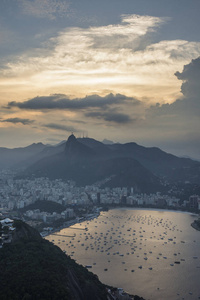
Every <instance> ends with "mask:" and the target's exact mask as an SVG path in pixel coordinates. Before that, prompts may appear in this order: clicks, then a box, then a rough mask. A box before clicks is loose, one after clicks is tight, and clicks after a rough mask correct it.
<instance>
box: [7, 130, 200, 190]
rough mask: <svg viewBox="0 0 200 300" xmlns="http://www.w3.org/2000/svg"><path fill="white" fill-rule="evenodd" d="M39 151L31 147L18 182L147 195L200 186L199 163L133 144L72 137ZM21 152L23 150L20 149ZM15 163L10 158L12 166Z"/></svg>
mask: <svg viewBox="0 0 200 300" xmlns="http://www.w3.org/2000/svg"><path fill="white" fill-rule="evenodd" d="M43 146H44V145H43ZM38 147H41V145H40V146H39V145H38V144H37V147H36V146H35V147H33V145H32V146H30V149H33V148H34V149H37V151H36V150H34V151H35V152H34V155H32V156H31V153H32V152H30V156H29V157H28V158H26V157H27V155H28V154H26V155H24V161H21V162H20V161H19V162H18V166H24V167H26V168H25V171H23V172H21V173H18V175H17V177H18V178H34V177H48V178H50V179H57V178H60V179H62V180H74V181H75V182H76V184H77V185H79V186H84V185H91V184H95V183H96V182H100V181H101V182H102V184H104V186H109V187H118V186H120V187H123V186H126V187H134V189H135V190H136V191H138V192H145V193H151V192H157V191H160V192H165V191H166V182H167V184H168V185H170V184H171V185H174V184H179V185H182V186H183V185H184V184H185V182H189V183H191V184H192V185H199V182H200V162H198V161H194V160H191V159H188V158H180V157H177V156H175V155H172V154H169V153H166V152H164V151H162V150H161V149H159V148H156V147H149V148H147V147H143V146H140V145H138V144H137V143H134V142H130V143H126V144H119V143H118V144H107V145H106V144H103V143H101V142H99V141H96V140H95V139H91V138H77V139H76V138H75V136H74V135H73V134H72V135H71V136H69V138H68V140H67V142H62V143H61V144H58V145H57V146H45V147H42V150H41V151H39V150H38ZM27 149H28V147H27V148H26V149H25V150H24V151H27ZM31 151H32V150H31ZM19 152H20V153H21V152H23V150H22V149H21V148H20V149H19ZM9 153H11V152H9ZM13 153H15V152H13ZM1 160H2V161H3V156H2V158H1ZM15 160H16V159H15ZM12 161H13V158H12V155H11V158H10V163H9V166H10V165H11V162H12ZM5 162H6V160H5ZM13 166H16V164H15V165H13Z"/></svg>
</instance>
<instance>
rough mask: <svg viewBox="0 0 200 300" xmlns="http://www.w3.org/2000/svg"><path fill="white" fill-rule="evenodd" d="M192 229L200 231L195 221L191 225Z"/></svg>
mask: <svg viewBox="0 0 200 300" xmlns="http://www.w3.org/2000/svg"><path fill="white" fill-rule="evenodd" d="M191 226H192V228H194V229H196V230H197V231H200V226H199V225H198V224H197V223H196V222H195V221H194V222H193V223H192V224H191Z"/></svg>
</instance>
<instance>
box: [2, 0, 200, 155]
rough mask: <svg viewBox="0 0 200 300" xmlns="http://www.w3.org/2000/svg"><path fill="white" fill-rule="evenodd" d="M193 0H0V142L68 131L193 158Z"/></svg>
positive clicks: (198, 143)
mask: <svg viewBox="0 0 200 300" xmlns="http://www.w3.org/2000/svg"><path fill="white" fill-rule="evenodd" d="M199 11H200V1H199V0H191V1H188V0H168V1H166V0H123V1H122V0H109V1H105V0H101V1H99V0H93V1H91V0H73V1H68V0H1V1H0V91H1V92H0V146H1V147H10V148H13V147H22V146H27V145H29V144H31V143H33V142H40V141H41V142H43V143H45V144H47V143H51V144H55V143H58V142H60V141H62V140H66V139H67V137H68V136H69V135H70V134H71V132H74V134H75V135H76V136H77V137H79V136H83V135H84V136H89V137H92V138H95V139H97V140H99V141H101V140H103V139H109V140H112V141H114V142H121V143H125V142H130V141H134V142H136V143H138V144H141V145H144V146H157V147H160V148H161V149H163V150H165V151H167V152H170V153H173V154H176V155H180V156H190V157H193V158H197V159H200V151H199V149H200V133H199V132H200V131H199V129H200V35H199V28H200V18H199Z"/></svg>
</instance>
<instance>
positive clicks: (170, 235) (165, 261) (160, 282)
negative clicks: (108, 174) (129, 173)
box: [47, 209, 200, 300]
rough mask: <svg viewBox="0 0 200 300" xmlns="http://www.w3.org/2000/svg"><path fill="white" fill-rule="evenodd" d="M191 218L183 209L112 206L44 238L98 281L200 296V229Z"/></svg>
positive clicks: (155, 295)
mask: <svg viewBox="0 0 200 300" xmlns="http://www.w3.org/2000/svg"><path fill="white" fill-rule="evenodd" d="M193 219H194V217H193V216H192V215H191V214H187V213H179V212H171V211H162V210H160V211H153V210H137V209H115V210H110V211H108V212H102V213H101V215H100V216H99V217H98V219H94V220H91V221H86V222H83V223H81V224H76V225H75V226H72V227H71V228H65V229H63V230H61V231H60V232H59V234H62V235H63V236H55V235H54V236H53V235H52V236H48V237H47V239H48V240H50V241H53V242H54V243H55V244H56V245H58V246H59V247H60V248H61V249H62V250H64V251H66V253H67V254H68V255H70V256H71V257H72V258H73V259H75V260H76V261H77V262H78V263H80V264H82V265H84V266H87V267H88V268H89V270H90V271H92V272H93V273H95V274H97V275H98V277H99V279H100V280H101V281H102V282H104V283H106V284H109V285H112V286H117V287H122V288H123V289H124V290H125V291H127V292H129V293H131V294H138V295H140V296H143V297H144V298H145V299H151V300H153V299H155V300H161V299H162V300H165V299H166V300H167V299H186V300H187V299H200V288H199V278H200V232H198V231H196V230H194V229H193V228H192V227H191V226H190V224H191V222H192V221H193ZM65 235H66V236H73V235H75V236H74V237H64V236H65Z"/></svg>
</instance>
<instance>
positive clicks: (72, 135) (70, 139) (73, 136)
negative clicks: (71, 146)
mask: <svg viewBox="0 0 200 300" xmlns="http://www.w3.org/2000/svg"><path fill="white" fill-rule="evenodd" d="M74 141H76V137H75V135H74V134H73V133H72V134H71V135H70V136H69V137H68V140H67V142H70V143H71V142H74Z"/></svg>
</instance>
